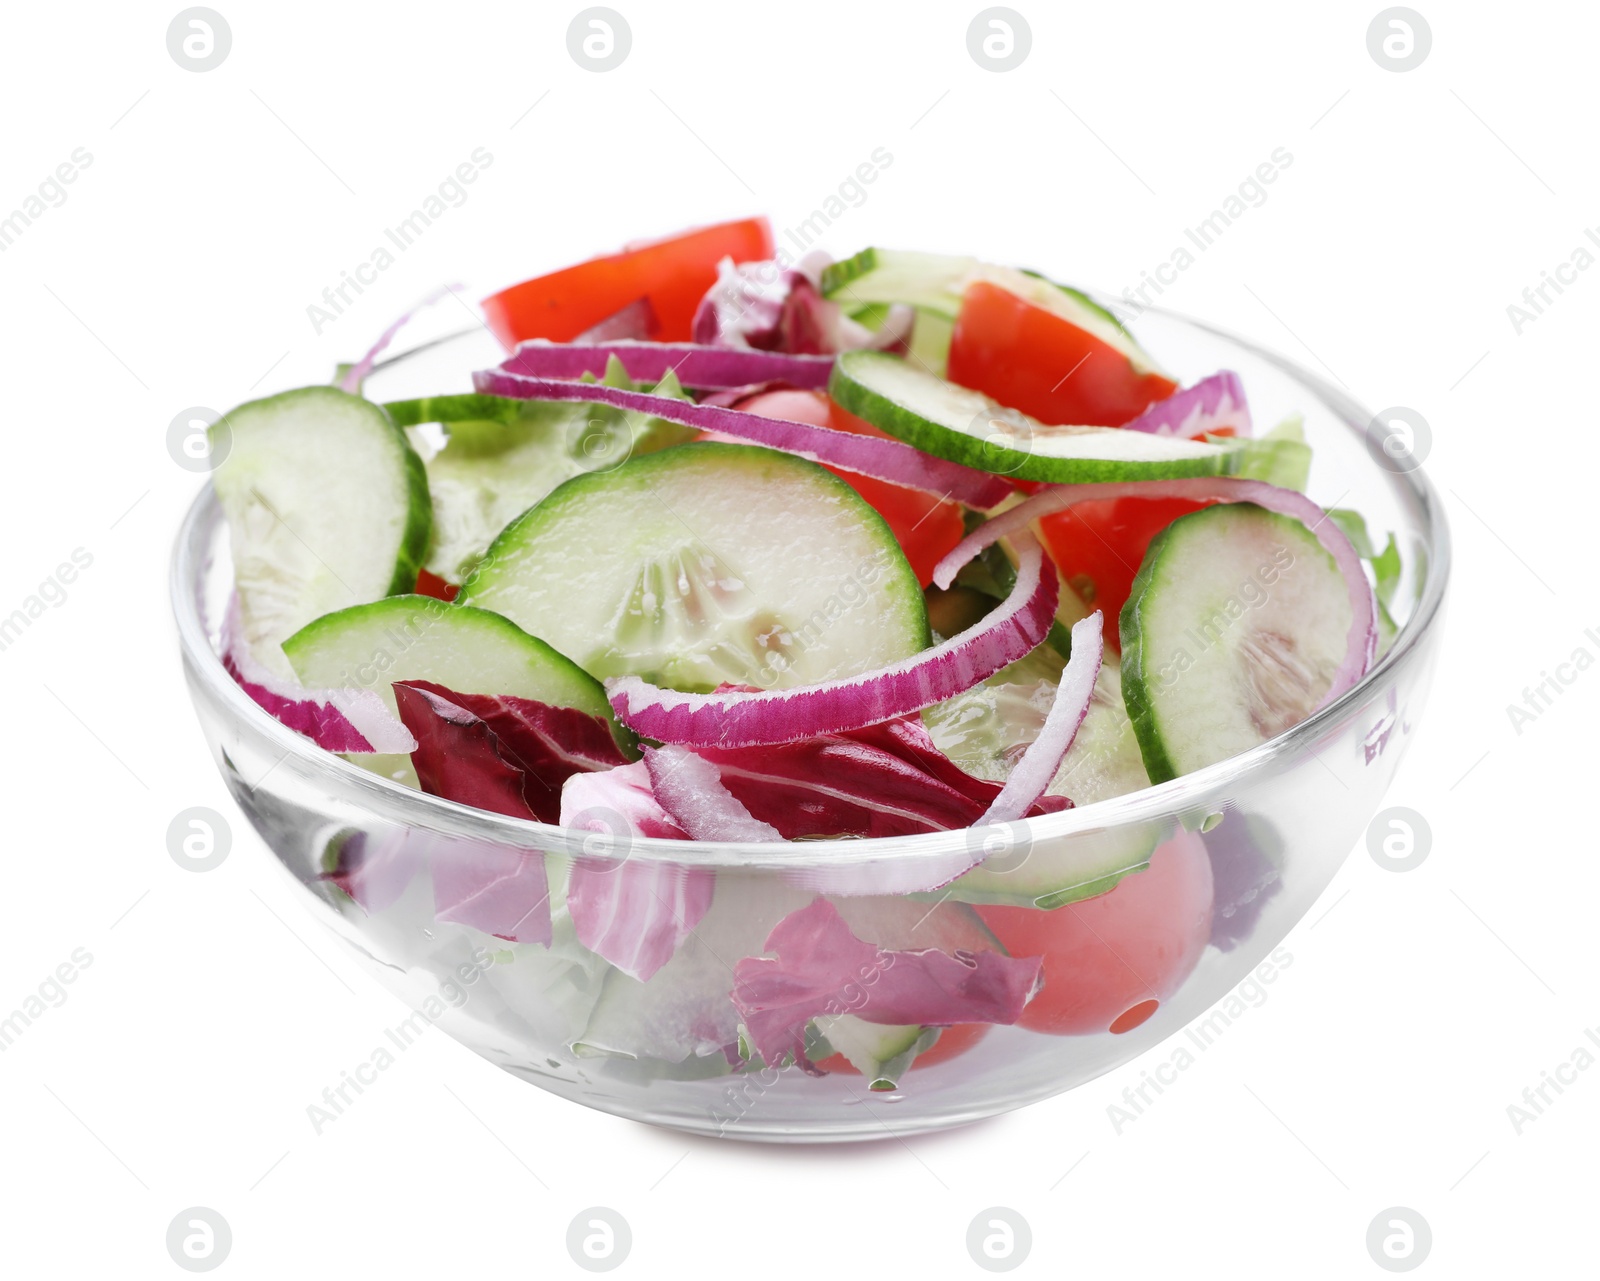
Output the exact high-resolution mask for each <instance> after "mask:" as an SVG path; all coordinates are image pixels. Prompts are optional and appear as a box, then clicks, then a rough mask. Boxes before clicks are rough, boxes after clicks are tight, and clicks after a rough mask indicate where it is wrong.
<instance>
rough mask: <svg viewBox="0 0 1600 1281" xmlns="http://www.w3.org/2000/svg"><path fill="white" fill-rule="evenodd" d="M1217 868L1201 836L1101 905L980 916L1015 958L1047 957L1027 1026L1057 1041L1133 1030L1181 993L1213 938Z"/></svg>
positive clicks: (1160, 850) (1182, 837) (1182, 840)
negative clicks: (1214, 871)
mask: <svg viewBox="0 0 1600 1281" xmlns="http://www.w3.org/2000/svg"><path fill="white" fill-rule="evenodd" d="M1211 902H1212V882H1211V859H1210V857H1209V856H1208V855H1207V853H1206V847H1205V843H1204V842H1203V841H1201V839H1200V838H1199V836H1197V835H1195V834H1194V833H1192V832H1179V834H1178V835H1177V836H1175V837H1173V838H1172V839H1171V840H1170V841H1167V842H1166V843H1165V844H1163V845H1161V846H1159V847H1157V849H1156V851H1155V853H1154V854H1152V855H1151V856H1150V866H1149V867H1148V868H1146V869H1145V870H1144V871H1142V872H1135V873H1134V874H1133V875H1132V876H1127V877H1124V878H1123V879H1122V880H1121V881H1119V882H1118V883H1117V886H1116V888H1115V889H1113V890H1112V891H1110V893H1107V894H1101V895H1100V896H1098V897H1097V898H1091V899H1085V900H1084V901H1082V902H1080V903H1071V904H1068V905H1067V906H1066V907H1059V908H1056V909H1054V910H1053V911H1048V912H1042V911H1040V910H1038V909H1037V908H1031V907H979V908H977V909H976V910H977V912H978V915H979V916H981V917H982V918H983V921H984V924H985V925H987V926H988V927H989V928H990V929H991V930H993V931H994V933H995V935H996V937H998V938H999V940H1000V942H1001V943H1002V944H1003V945H1004V947H1005V949H1006V951H1008V952H1009V953H1011V955H1012V956H1039V957H1043V958H1044V988H1043V990H1041V991H1040V992H1039V994H1038V995H1037V996H1035V997H1034V998H1033V1000H1032V1001H1030V1002H1028V1005H1027V1008H1026V1009H1024V1010H1023V1012H1022V1017H1021V1018H1020V1019H1019V1020H1018V1021H1017V1022H1018V1024H1019V1026H1021V1027H1025V1028H1030V1029H1032V1030H1033V1031H1035V1032H1046V1033H1049V1034H1050V1035H1052V1036H1087V1035H1091V1034H1093V1033H1096V1032H1113V1033H1121V1032H1127V1031H1131V1030H1132V1029H1133V1028H1135V1027H1137V1026H1139V1024H1141V1023H1143V1022H1144V1021H1145V1020H1146V1019H1147V1018H1149V1017H1150V1015H1152V1014H1154V1013H1155V1012H1156V1009H1157V1007H1158V1006H1159V1005H1160V1004H1161V1002H1163V1001H1165V1000H1167V999H1168V998H1170V997H1171V996H1172V994H1173V993H1174V992H1176V991H1177V990H1178V988H1179V986H1181V985H1182V983H1183V980H1184V979H1186V978H1187V977H1188V976H1189V973H1190V971H1192V970H1193V969H1194V967H1195V965H1196V964H1197V963H1198V962H1199V960H1200V954H1201V953H1202V952H1204V951H1205V947H1206V943H1207V941H1208V940H1209V939H1210V937H1211Z"/></svg>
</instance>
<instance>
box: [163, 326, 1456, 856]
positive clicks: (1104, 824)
mask: <svg viewBox="0 0 1600 1281" xmlns="http://www.w3.org/2000/svg"><path fill="white" fill-rule="evenodd" d="M1149 310H1150V311H1151V312H1154V313H1156V314H1158V315H1161V316H1164V317H1166V318H1167V319H1170V320H1173V321H1177V322H1179V323H1181V324H1184V325H1187V326H1189V327H1190V328H1192V329H1195V330H1198V331H1200V332H1202V333H1206V334H1209V335H1211V336H1213V337H1215V338H1219V339H1221V340H1223V341H1224V342H1226V343H1230V344H1232V345H1234V346H1236V347H1238V348H1240V349H1242V350H1243V351H1245V352H1248V353H1249V354H1250V355H1251V356H1254V357H1256V358H1258V359H1260V360H1263V361H1266V362H1267V363H1269V364H1271V365H1273V366H1275V367H1276V368H1278V369H1279V370H1280V371H1282V372H1283V373H1285V374H1286V375H1288V376H1290V377H1291V378H1293V379H1294V380H1295V381H1296V382H1298V383H1299V384H1300V386H1301V387H1302V389H1303V390H1305V391H1306V392H1308V393H1309V394H1310V395H1312V396H1314V397H1316V398H1317V399H1319V400H1321V401H1322V403H1323V404H1324V405H1325V406H1326V407H1327V408H1328V409H1329V410H1331V411H1332V412H1333V414H1334V415H1335V416H1336V417H1337V418H1338V419H1339V420H1340V422H1341V424H1342V425H1343V426H1344V428H1345V429H1346V430H1347V431H1350V432H1352V433H1355V434H1357V435H1364V433H1365V431H1366V425H1367V424H1368V423H1369V422H1370V421H1371V418H1372V415H1371V414H1370V412H1368V411H1367V410H1365V409H1364V408H1363V407H1362V406H1361V405H1360V404H1359V402H1357V401H1356V400H1355V399H1354V397H1352V396H1350V395H1349V394H1348V393H1346V392H1345V391H1343V390H1341V389H1339V388H1337V387H1334V386H1333V385H1332V384H1330V383H1328V382H1327V381H1326V380H1325V379H1323V378H1321V377H1320V376H1318V375H1317V374H1314V373H1312V372H1311V371H1309V370H1307V369H1305V368H1304V367H1303V366H1301V365H1299V364H1297V363H1295V362H1293V361H1290V360H1288V359H1286V358H1285V357H1282V356H1279V355H1278V354H1276V353H1274V352H1272V351H1269V350H1267V349H1265V348H1263V347H1260V346H1258V345H1256V344H1255V343H1252V342H1249V341H1247V340H1245V339H1242V338H1239V337H1238V336H1236V335H1234V334H1232V333H1229V332H1228V331H1226V330H1223V329H1220V328H1217V327H1216V326H1213V325H1210V324H1207V323H1206V322H1204V321H1199V320H1195V319H1193V318H1191V317H1188V316H1185V315H1182V314H1181V313H1178V312H1174V311H1169V310H1166V309H1164V308H1155V307H1152V308H1150V309H1149ZM1369 464H1370V465H1371V466H1373V467H1378V466H1379V464H1378V463H1377V462H1376V460H1372V459H1370V458H1369ZM1390 476H1391V477H1392V478H1393V481H1394V482H1397V483H1398V484H1400V485H1401V486H1402V487H1403V488H1404V489H1405V491H1406V492H1407V495H1408V497H1409V499H1410V500H1411V502H1412V504H1413V505H1414V506H1415V508H1416V511H1417V513H1418V515H1419V519H1420V521H1421V524H1422V527H1423V532H1424V536H1425V537H1426V539H1427V542H1428V557H1427V560H1428V563H1427V566H1426V578H1425V580H1424V582H1423V583H1422V589H1421V592H1420V593H1419V595H1418V598H1417V601H1416V608H1415V609H1414V611H1413V612H1412V615H1411V617H1410V618H1409V619H1407V621H1406V623H1405V624H1404V626H1402V627H1401V629H1400V632H1399V634H1398V635H1397V636H1396V638H1395V642H1394V644H1393V645H1392V646H1391V647H1390V650H1389V652H1388V653H1387V654H1386V655H1384V657H1383V659H1382V660H1381V661H1380V662H1378V663H1377V664H1376V665H1374V667H1373V668H1372V670H1371V671H1369V672H1368V673H1367V674H1366V675H1365V676H1363V677H1362V678H1361V680H1360V681H1358V682H1357V683H1356V684H1355V685H1354V686H1353V687H1352V688H1351V689H1349V690H1347V691H1346V692H1345V693H1344V694H1343V695H1342V696H1341V697H1339V698H1338V699H1336V700H1334V702H1332V703H1330V704H1329V705H1328V706H1326V707H1324V708H1322V709H1320V710H1319V711H1317V712H1316V713H1314V714H1313V715H1312V716H1310V717H1308V718H1307V719H1306V720H1304V721H1302V722H1301V723H1300V724H1298V725H1296V726H1294V727H1293V728H1291V729H1289V730H1288V731H1286V732H1285V733H1283V734H1280V735H1278V737H1276V738H1273V739H1270V740H1268V741H1267V742H1265V743H1261V744H1259V745H1258V746H1256V747H1253V748H1251V749H1250V750H1249V751H1246V752H1242V753H1240V754H1239V755H1237V756H1233V757H1230V758H1228V759H1227V760H1225V761H1219V762H1217V763H1216V764H1215V765H1210V766H1207V767H1206V768H1204V769H1201V770H1196V771H1195V772H1194V773H1192V774H1185V775H1183V776H1182V777H1180V778H1176V779H1173V780H1171V781H1170V782H1166V783H1161V784H1158V785H1156V786H1154V787H1148V788H1145V789H1143V790H1141V791H1138V792H1130V793H1128V794H1127V795H1124V796H1118V797H1113V798H1112V799H1110V800H1105V801H1098V802H1095V803H1094V804H1091V805H1085V806H1082V807H1081V808H1073V809H1067V810H1063V811H1060V812H1058V813H1054V814H1046V815H1042V816H1040V817H1038V818H1030V819H1023V820H1020V822H1021V824H1022V825H1023V826H1024V827H1025V828H1026V831H1025V833H1024V834H1022V837H1023V839H1026V840H1028V841H1030V842H1032V843H1035V844H1036V843H1039V842H1042V841H1055V840H1060V839H1062V838H1066V837H1072V836H1080V835H1087V834H1090V833H1103V832H1108V831H1111V830H1114V829H1116V828H1120V827H1124V826H1129V825H1133V824H1138V823H1146V822H1151V821H1155V820H1162V819H1172V818H1181V817H1183V816H1187V815H1193V814H1194V813H1195V812H1196V811H1197V810H1198V809H1199V808H1201V807H1205V808H1206V810H1207V812H1210V810H1211V809H1214V808H1215V804H1214V802H1215V798H1216V797H1217V796H1218V795H1219V794H1223V793H1226V792H1230V791H1233V790H1236V789H1238V788H1240V787H1242V786H1243V785H1246V784H1247V783H1249V782H1250V781H1251V780H1252V779H1256V778H1260V777H1264V776H1266V775H1267V774H1269V773H1270V772H1271V771H1273V770H1275V769H1277V768H1278V767H1280V766H1282V765H1284V764H1285V763H1292V762H1293V761H1294V760H1296V759H1298V758H1300V757H1303V756H1306V755H1309V754H1313V753H1314V752H1315V751H1316V750H1317V747H1318V745H1319V744H1320V742H1321V741H1322V739H1323V737H1324V735H1325V734H1327V733H1328V732H1329V730H1330V728H1331V727H1333V726H1334V725H1336V724H1338V723H1339V722H1340V721H1341V720H1342V718H1343V717H1344V716H1345V715H1346V714H1347V713H1348V712H1349V711H1351V710H1352V709H1353V708H1354V707H1356V706H1357V705H1359V704H1360V703H1362V702H1363V701H1364V700H1365V699H1366V698H1367V696H1368V694H1369V693H1370V691H1371V690H1372V689H1373V688H1374V687H1375V686H1376V685H1378V684H1380V683H1381V682H1383V681H1385V680H1386V679H1387V678H1388V677H1389V676H1390V675H1391V674H1392V673H1394V672H1395V671H1397V669H1399V668H1400V667H1402V666H1404V665H1406V664H1407V663H1408V662H1409V661H1410V660H1411V658H1412V656H1413V655H1414V654H1415V653H1416V652H1417V650H1418V647H1419V646H1420V645H1421V644H1422V642H1423V640H1424V639H1425V638H1426V637H1427V636H1429V635H1430V633H1431V632H1432V631H1433V629H1434V628H1435V627H1436V626H1437V625H1438V620H1439V617H1440V614H1441V606H1442V604H1443V601H1444V595H1445V587H1446V584H1447V582H1448V580H1449V574H1450V536H1449V529H1448V525H1447V522H1446V519H1445V514H1444V508H1443V505H1442V503H1441V501H1440V498H1439V494H1438V491H1437V490H1436V489H1435V488H1434V487H1433V485H1432V483H1431V482H1430V481H1429V480H1428V478H1427V476H1426V475H1425V474H1424V472H1423V469H1422V468H1421V467H1420V466H1419V467H1416V468H1413V469H1411V470H1409V471H1401V472H1390ZM221 518H222V513H221V507H220V505H219V503H218V501H217V498H216V494H215V491H214V489H213V488H212V486H211V484H210V483H209V481H208V482H207V484H206V485H205V487H204V488H203V489H202V490H201V491H200V493H199V494H198V495H197V496H196V498H195V500H194V502H193V503H192V504H191V505H190V507H189V510H188V512H187V514H186V515H185V517H184V520H183V523H182V525H181V526H180V527H179V530H178V535H177V539H176V542H175V545H174V548H173V554H172V563H171V576H170V590H171V598H172V609H173V614H174V616H175V619H176V622H177V629H178V639H179V644H180V647H181V650H182V653H183V655H184V657H185V659H186V661H187V663H188V666H189V670H190V671H191V672H193V673H195V675H196V677H197V679H198V680H199V681H201V682H203V684H204V685H205V687H206V690H207V692H208V693H209V694H210V695H212V696H213V697H214V698H215V699H216V701H217V702H218V703H219V704H220V705H221V706H222V707H224V708H226V709H227V711H228V712H229V713H230V714H231V715H232V716H233V717H234V719H235V721H236V722H240V723H242V724H243V725H245V726H247V727H249V728H250V729H253V730H254V731H255V732H257V733H260V734H262V735H263V736H265V737H266V738H267V739H268V740H270V741H271V742H273V743H274V744H276V745H277V746H278V747H279V748H281V749H282V751H283V754H284V758H289V757H293V758H295V760H296V762H297V764H298V765H300V766H303V767H304V773H306V774H307V775H308V776H310V777H315V776H316V775H318V774H322V775H325V776H326V777H327V779H328V781H329V784H330V787H332V786H333V785H335V784H336V785H337V786H338V788H339V789H340V790H341V791H343V792H345V793H346V794H355V795H358V796H360V797H362V798H363V801H364V803H366V804H367V805H369V806H370V807H371V809H372V810H373V812H374V815H375V816H376V817H378V818H380V819H382V820H385V821H388V822H392V823H396V824H403V825H405V826H410V827H419V828H424V829H427V830H430V831H433V832H438V833H441V834H444V835H449V836H458V837H462V838H466V839H470V840H476V841H489V842H494V843H498V844H503V845H508V846H512V847H516V848H523V849H534V848H538V849H550V848H552V847H554V848H562V849H566V850H569V851H570V852H573V853H581V854H586V855H591V856H595V857H604V856H605V855H606V854H607V852H608V847H607V845H606V844H605V842H606V838H604V837H601V838H599V843H597V838H596V834H594V833H591V832H575V831H572V830H570V829H567V828H564V827H561V826H559V825H555V824H549V823H540V822H535V821H532V820H525V819H516V818H510V817H506V816H503V815H499V814H492V813H489V812H487V811H484V810H479V809H475V808H473V807H471V806H467V805H461V804H458V803H456V802H454V801H447V800H444V799H442V798H440V797H437V796H431V795H429V794H427V793H425V792H420V791H417V790H416V789H414V788H410V787H407V786H405V785H404V784H402V783H398V782H395V781H393V780H391V779H386V778H383V777H381V776H379V775H377V774H374V773H372V772H370V771H368V770H365V769H362V768H361V767H360V766H358V765H355V764H352V763H351V762H349V761H346V760H345V759H344V758H343V757H340V756H338V755H335V754H334V753H332V752H328V751H325V750H323V749H322V748H320V747H318V746H317V745H316V744H314V743H313V742H311V740H310V739H308V738H305V737H303V736H302V735H300V734H298V733H296V732H295V731H293V730H291V729H289V728H288V727H287V726H285V725H283V724H281V723H280V722H279V721H277V720H276V719H274V718H273V717H272V716H271V715H269V714H268V713H267V712H266V711H265V710H264V709H262V708H261V707H260V706H258V705H257V704H256V702H255V701H254V700H253V699H251V698H250V696H249V695H248V694H246V693H245V691H244V690H243V689H242V688H241V687H240V686H239V684H238V683H237V682H236V681H235V680H234V679H233V678H232V677H231V676H230V675H229V674H228V672H227V670H226V668H224V666H223V664H222V660H221V658H220V657H219V655H218V654H217V653H216V651H215V650H214V649H213V648H212V646H211V641H210V637H209V635H208V633H207V630H206V625H205V621H204V620H203V619H202V618H201V616H200V607H199V600H198V593H197V590H196V589H197V587H198V585H199V582H200V577H201V575H202V574H203V573H204V572H205V570H206V568H207V566H206V561H205V550H206V549H207V548H208V547H209V546H210V543H211V540H212V536H213V534H214V531H215V528H216V526H217V525H218V524H219V523H220V521H221ZM975 830H982V829H970V828H969V829H957V830H954V831H942V832H924V833H918V834H916V835H912V836H894V837H877V838H872V839H849V840H837V841H802V842H793V843H789V842H785V843H782V844H778V843H773V844H767V845H762V844H756V843H749V842H744V843H740V842H721V841H681V840H680V841H674V840H665V839H662V838H658V837H642V836H629V837H626V838H622V841H621V842H619V843H618V845H617V847H616V848H615V849H613V850H612V851H611V852H613V853H614V854H625V856H626V857H628V858H634V859H640V858H642V859H645V860H647V861H660V862H670V863H677V864H683V865H689V866H712V867H736V868H746V869H751V870H764V871H783V872H794V871H803V870H808V869H817V870H828V869H842V868H850V867H861V866H863V865H875V866H881V865H884V864H886V863H890V862H892V863H894V864H895V865H897V866H903V865H904V864H906V863H909V862H915V861H916V860H919V859H922V860H933V859H938V858H941V857H947V856H948V855H950V854H951V853H952V852H953V851H955V850H957V849H960V848H963V847H967V848H970V845H969V842H970V840H971V837H970V833H971V832H972V831H975Z"/></svg>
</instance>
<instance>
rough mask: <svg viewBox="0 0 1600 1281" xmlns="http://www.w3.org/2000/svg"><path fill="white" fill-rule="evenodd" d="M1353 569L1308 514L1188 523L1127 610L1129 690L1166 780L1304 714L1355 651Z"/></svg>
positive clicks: (1227, 513) (1210, 510)
mask: <svg viewBox="0 0 1600 1281" xmlns="http://www.w3.org/2000/svg"><path fill="white" fill-rule="evenodd" d="M1349 628H1350V600H1349V596H1348V593H1347V590H1346V587H1345V581H1344V577H1343V575H1341V574H1340V572H1339V569H1338V567H1337V566H1336V565H1335V564H1334V561H1333V557H1331V556H1330V555H1329V554H1328V553H1327V552H1326V551H1324V550H1323V548H1322V546H1321V544H1319V543H1318V542H1317V540H1316V536H1315V535H1314V534H1312V533H1311V531H1310V530H1308V529H1307V528H1306V527H1305V526H1304V525H1302V524H1301V523H1300V522H1299V521H1297V520H1293V519H1291V518H1290V517H1287V516H1280V515H1278V514H1277V513H1275V512H1269V511H1266V510H1264V509H1263V508H1260V507H1257V506H1256V505H1255V504H1253V503H1223V504H1220V505H1218V506H1215V507H1207V508H1204V509H1202V510H1200V511H1197V512H1191V513H1190V514H1189V515H1187V516H1182V517H1179V518H1178V519H1177V520H1175V521H1173V523H1172V524H1171V525H1169V526H1167V528H1166V529H1164V530H1163V531H1162V532H1161V533H1160V534H1158V535H1157V536H1156V538H1155V540H1154V541H1153V542H1152V543H1151V544H1150V548H1149V550H1148V551H1147V552H1146V553H1145V558H1144V564H1143V565H1142V566H1141V567H1140V569H1139V576H1138V577H1137V578H1135V579H1134V582H1133V592H1132V594H1131V595H1130V596H1129V597H1128V603H1127V604H1126V605H1125V606H1124V607H1123V610H1122V619H1121V629H1122V690H1123V696H1124V698H1125V700H1126V702H1127V706H1128V714H1129V716H1130V717H1131V718H1132V720H1133V728H1134V733H1135V734H1137V735H1138V739H1139V748H1140V751H1141V753H1142V754H1143V756H1144V763H1145V768H1146V770H1148V771H1149V774H1150V779H1151V781H1152V782H1155V783H1164V782H1166V781H1167V780H1168V779H1172V778H1177V777H1178V776H1179V775H1180V774H1187V773H1189V772H1190V771H1191V770H1197V769H1200V768H1201V767H1203V766H1206V765H1211V764H1213V763H1215V762H1217V761H1221V760H1226V759H1227V758H1228V757H1230V756H1235V755H1237V754H1238V753H1240V752H1243V751H1247V750H1248V749H1249V748H1252V747H1254V746H1256V745H1257V744H1258V743H1264V742H1266V741H1267V740H1268V739H1271V738H1275V737H1277V735H1279V734H1281V733H1283V732H1284V731H1285V730H1287V729H1288V728H1290V726H1292V725H1296V724H1298V723H1299V722H1300V721H1302V720H1304V719H1305V718H1306V717H1307V716H1309V715H1310V714H1311V712H1312V711H1313V710H1314V709H1315V708H1316V706H1317V704H1318V703H1319V702H1320V701H1321V699H1322V696H1323V695H1324V694H1325V693H1327V691H1328V688H1329V687H1330V685H1331V684H1332V681H1333V676H1334V673H1335V672H1336V671H1337V670H1338V667H1339V664H1340V662H1341V661H1342V659H1343V658H1344V654H1345V646H1346V638H1347V635H1348V632H1349Z"/></svg>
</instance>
